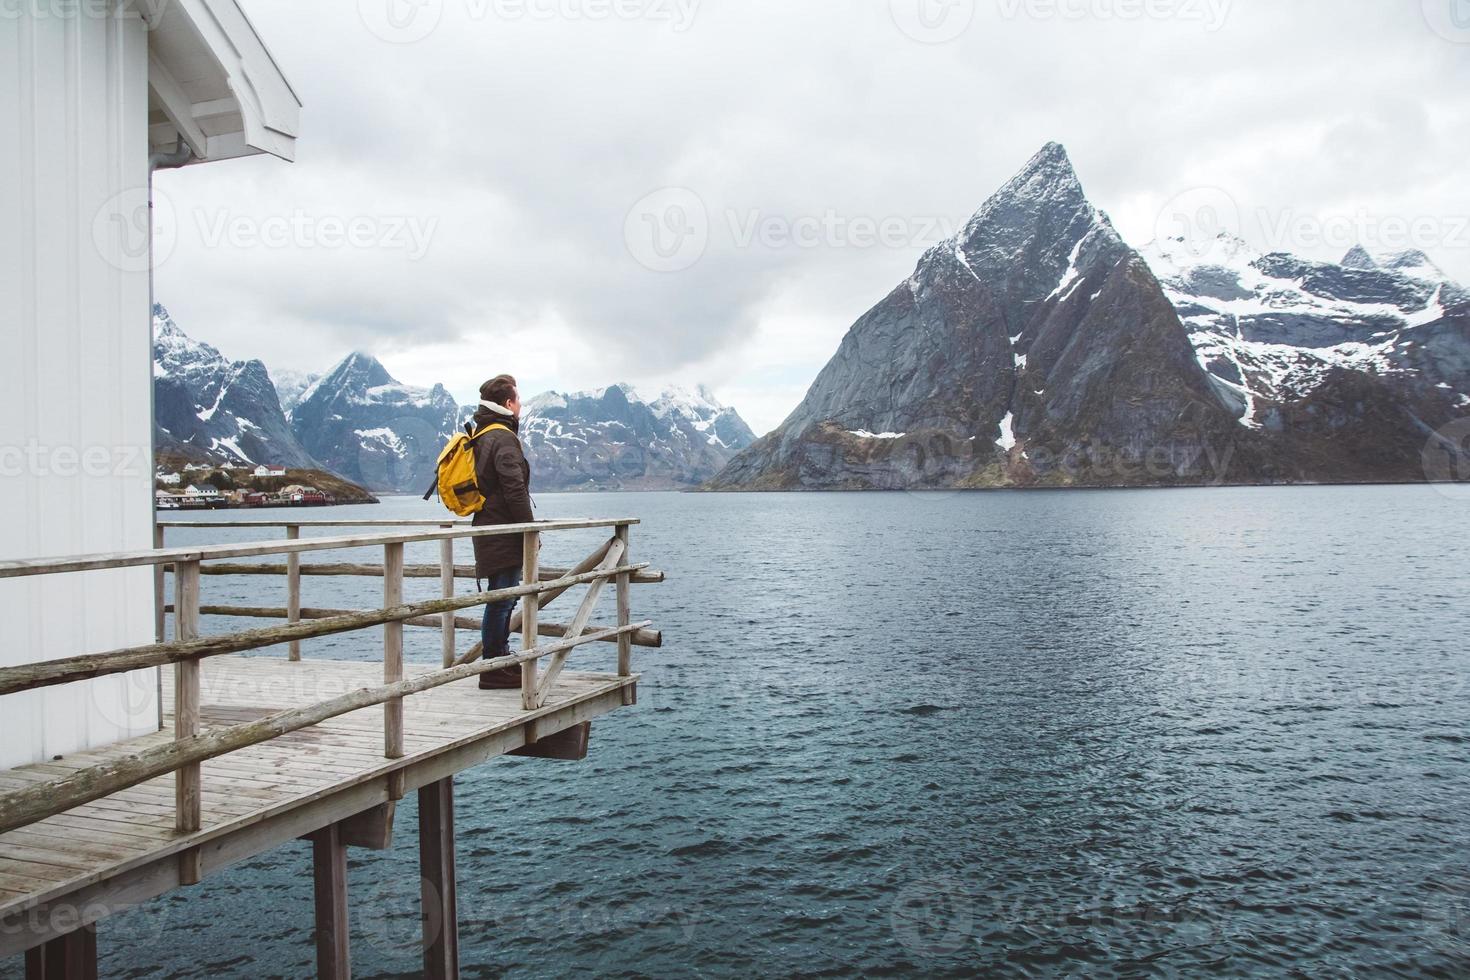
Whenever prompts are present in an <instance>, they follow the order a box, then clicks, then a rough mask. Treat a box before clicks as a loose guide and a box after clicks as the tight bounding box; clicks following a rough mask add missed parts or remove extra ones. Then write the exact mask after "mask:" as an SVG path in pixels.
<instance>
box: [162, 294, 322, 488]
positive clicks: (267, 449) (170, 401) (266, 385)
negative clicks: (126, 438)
mask: <svg viewBox="0 0 1470 980" xmlns="http://www.w3.org/2000/svg"><path fill="white" fill-rule="evenodd" d="M153 413H154V443H155V445H156V447H157V448H158V449H159V450H160V451H163V452H171V453H176V454H179V455H182V456H185V457H188V458H191V459H197V460H201V461H206V460H207V461H210V462H233V463H257V464H258V463H267V464H273V465H278V466H290V467H302V468H311V467H314V466H315V465H316V463H315V461H314V460H313V459H312V458H311V455H310V454H309V453H308V452H307V451H306V449H305V448H303V447H302V446H301V444H300V443H299V442H298V441H297V440H296V437H295V436H294V435H292V433H291V428H290V426H289V425H287V423H286V418H285V415H284V414H283V413H282V411H281V403H280V400H279V399H278V397H277V394H276V388H275V385H274V384H273V383H272V382H271V377H270V374H269V373H268V372H267V371H266V368H265V365H264V364H262V363H261V362H260V361H230V360H227V359H226V358H225V357H224V356H223V355H222V354H220V352H219V351H218V350H216V349H215V348H213V347H211V346H210V345H209V344H206V343H202V342H200V341H197V340H193V339H191V338H190V337H189V336H188V335H187V334H185V333H184V331H183V330H182V329H181V328H180V327H179V325H178V324H177V323H176V322H175V321H174V319H173V317H171V316H169V313H168V310H166V309H164V307H163V306H162V305H160V304H155V305H154V307H153Z"/></svg>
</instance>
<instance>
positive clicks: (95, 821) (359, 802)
mask: <svg viewBox="0 0 1470 980" xmlns="http://www.w3.org/2000/svg"><path fill="white" fill-rule="evenodd" d="M381 672H382V667H381V666H380V665H378V664H373V663H347V662H342V661H321V660H308V661H303V662H297V663H292V662H290V661H286V660H282V659H279V658H271V657H218V658H215V659H212V660H209V661H206V662H205V663H204V664H203V683H202V690H203V704H202V711H201V722H202V727H203V728H204V729H205V730H208V729H210V728H214V727H227V726H230V725H236V724H240V723H242V722H246V721H253V720H255V719H257V718H260V717H262V716H264V715H267V714H271V713H273V712H277V711H281V710H284V709H287V708H294V707H302V706H306V705H310V704H314V703H316V702H318V701H320V700H322V699H323V698H324V697H325V696H328V695H329V694H340V693H344V692H346V691H349V690H353V689H355V688H360V687H372V686H374V685H376V684H378V683H380V682H381ZM432 672H433V670H432V669H431V668H427V667H413V666H410V667H407V668H405V674H406V675H407V676H409V677H412V676H421V675H425V674H429V673H432ZM636 683H637V677H636V676H635V677H618V676H616V675H609V674H587V673H563V674H562V675H561V677H560V678H558V682H557V684H556V687H555V688H554V689H553V690H552V692H551V696H550V697H549V698H548V699H547V703H546V705H545V706H544V707H542V708H540V709H538V710H537V711H534V712H526V711H523V710H522V708H521V697H520V691H481V690H480V689H479V686H478V684H477V682H476V681H475V680H474V679H470V680H466V681H460V682H458V683H455V684H450V685H446V686H445V687H442V688H436V689H435V690H434V691H432V692H430V693H428V694H426V695H421V696H420V697H417V698H410V699H408V700H407V701H406V702H405V704H404V748H405V750H406V752H407V754H406V755H405V756H404V757H403V758H402V759H394V760H386V759H384V758H383V717H382V709H381V708H363V709H361V710H359V711H355V712H352V713H351V714H346V715H342V716H340V717H337V718H333V719H331V720H330V721H328V722H324V723H323V724H320V725H316V726H313V727H311V728H305V729H302V730H301V731H297V732H292V733H290V734H288V735H283V736H281V737H280V738H276V739H273V740H271V741H269V742H263V743H261V744H259V745H254V746H251V747H249V748H246V749H241V750H239V751H236V752H232V753H230V754H229V755H227V756H223V757H221V758H219V759H214V760H210V761H208V762H205V763H204V764H203V788H204V790H203V799H202V807H201V809H202V826H201V827H200V829H199V830H198V831H196V832H194V833H190V834H182V835H181V834H178V833H176V832H175V830H174V779H173V776H172V775H169V776H164V777H159V778H157V779H153V780H150V781H148V782H146V783H141V784H139V785H137V786H134V787H132V788H130V789H126V790H123V791H122V792H120V793H116V794H114V795H112V796H108V797H105V798H103V799H101V800H98V801H96V802H94V803H89V804H86V805H85V806H81V807H78V808H76V809H74V810H70V811H68V812H66V813H64V814H58V815H57V816H54V817H48V818H47V819H45V820H42V821H40V822H39V823H35V824H32V825H30V826H28V827H26V828H24V829H21V830H12V831H10V832H9V833H5V834H0V922H3V923H5V924H6V925H5V927H3V928H0V954H3V955H11V954H13V953H16V952H19V951H20V949H18V948H15V947H16V945H17V944H16V943H15V942H14V940H16V939H18V938H19V935H18V933H19V932H21V931H23V932H25V933H26V936H25V942H24V945H23V946H21V947H20V948H24V946H29V945H33V944H34V942H35V941H36V939H37V938H45V937H44V936H38V934H37V933H36V932H35V931H34V928H33V927H40V928H41V929H45V928H46V926H47V925H48V924H50V923H51V922H52V920H53V919H57V920H58V921H57V923H56V924H58V925H60V926H61V927H63V928H64V929H67V930H70V929H74V928H75V927H76V926H77V925H79V924H83V923H79V922H77V921H75V920H74V919H72V918H70V917H69V916H60V917H58V916H53V915H52V914H50V907H63V908H65V909H67V910H68V912H70V911H71V910H81V911H82V913H83V916H84V917H85V910H86V908H87V907H88V906H91V905H95V906H97V907H98V909H99V910H100V909H102V908H104V907H105V908H106V909H107V911H109V912H115V911H117V910H118V909H119V908H120V907H122V906H124V905H131V904H136V903H137V902H140V901H143V900H146V899H147V898H151V897H153V896H155V895H160V894H163V893H164V892H166V891H169V890H171V889H173V888H176V887H178V885H179V880H178V869H179V864H178V861H177V855H178V854H180V853H181V852H183V851H186V850H188V849H190V848H194V847H199V848H201V858H202V864H203V873H204V875H205V876H208V875H209V874H210V873H212V872H215V871H218V870H220V869H221V868H223V867H226V866H228V865H229V864H231V863H234V862H235V861H238V860H240V859H242V858H245V857H248V856H250V855H253V854H258V853H260V852H261V851H262V850H267V849H269V848H271V847H274V846H276V845H277V844H280V843H284V842H286V841H289V840H292V839H294V838H297V837H303V836H306V835H308V834H311V833H313V832H315V831H318V830H320V829H322V828H323V827H326V826H329V825H331V824H333V823H336V822H338V821H340V820H344V819H347V818H349V817H352V816H354V815H356V814H358V813H362V812H364V811H368V810H371V809H372V808H374V807H377V806H380V805H383V804H386V803H388V802H390V799H389V780H388V777H389V774H390V773H393V772H396V771H401V772H403V774H404V780H405V789H406V790H408V791H413V790H417V789H420V788H422V787H424V786H427V785H430V784H432V783H436V782H438V781H440V780H441V779H444V778H447V777H448V776H451V775H453V774H454V773H456V772H459V771H461V770H464V769H467V768H469V767H471V766H474V765H476V764H478V763H481V762H484V761H486V760H488V759H491V758H494V757H496V756H500V755H504V754H506V753H508V752H511V751H514V750H516V749H520V748H523V747H524V746H525V745H526V744H527V741H528V735H529V736H530V740H533V741H534V740H543V741H544V740H546V739H548V738H549V737H550V736H553V735H555V734H558V733H560V732H564V731H567V730H569V729H571V728H572V727H573V726H576V725H579V724H581V723H583V722H590V721H592V720H593V719H595V718H597V717H600V716H601V715H604V714H607V713H608V712H610V711H613V710H614V709H616V708H619V707H622V706H623V702H624V693H623V692H624V691H625V690H628V691H632V690H633V689H634V688H635V685H636ZM171 688H172V682H171V680H166V681H165V692H164V693H165V702H164V703H165V704H170V703H172V700H173V699H172V690H171ZM630 700H631V699H630ZM172 721H173V720H172V718H171V717H170V718H169V719H168V724H169V726H170V728H169V730H167V731H164V732H159V733H158V734H155V735H149V736H145V737H143V738H137V739H132V740H130V741H127V742H123V743H120V744H117V745H113V746H110V747H108V748H106V749H102V750H99V751H95V752H86V753H79V754H77V755H74V756H68V757H67V758H65V759H60V760H57V761H55V762H50V763H46V764H43V765H32V766H25V767H23V768H20V769H12V770H8V771H3V772H0V790H11V789H23V788H25V786H26V785H28V784H31V783H36V782H47V781H50V780H54V779H56V778H57V777H59V776H66V775H71V774H72V773H75V772H77V771H79V770H81V769H84V768H86V767H88V766H94V765H97V764H99V763H105V762H108V761H112V760H115V759H122V758H125V757H127V756H129V755H131V754H133V753H135V752H137V751H139V750H142V749H147V748H152V747H154V746H157V745H160V744H164V743H166V742H169V741H172V740H173V734H172V729H171V726H172ZM12 924H13V927H12ZM7 940H8V941H7Z"/></svg>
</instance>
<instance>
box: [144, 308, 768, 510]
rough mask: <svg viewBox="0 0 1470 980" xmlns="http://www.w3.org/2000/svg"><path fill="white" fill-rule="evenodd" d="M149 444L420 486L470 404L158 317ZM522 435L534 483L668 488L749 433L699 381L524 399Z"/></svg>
mask: <svg viewBox="0 0 1470 980" xmlns="http://www.w3.org/2000/svg"><path fill="white" fill-rule="evenodd" d="M154 331H155V337H154V362H155V378H154V400H155V405H156V419H157V423H158V424H157V427H156V432H155V435H156V439H155V442H156V445H157V449H158V451H159V452H160V454H164V455H167V456H170V457H172V456H181V457H184V458H187V459H190V460H195V461H201V462H213V463H255V464H260V463H266V464H272V465H281V466H289V467H292V468H301V469H324V470H329V471H331V472H332V473H335V474H337V475H338V476H340V477H342V478H344V479H346V480H350V481H352V482H353V483H358V484H361V485H363V486H365V487H368V488H370V489H372V490H376V491H382V492H390V493H422V492H423V491H424V490H426V489H427V488H428V486H429V484H430V483H431V482H432V480H433V476H434V466H435V463H436V461H437V459H438V456H439V451H440V450H441V449H442V448H443V445H444V443H445V442H446V441H447V440H448V439H449V438H450V436H451V435H453V433H455V432H456V431H458V429H459V427H460V426H461V425H462V424H463V423H464V422H465V421H466V420H468V418H469V417H470V416H471V415H473V414H474V411H475V409H476V407H477V406H467V407H464V408H461V407H460V406H459V405H458V404H457V403H456V400H455V399H454V397H453V396H452V395H451V394H450V393H449V391H448V390H447V389H446V388H445V387H444V386H443V385H434V386H433V387H431V388H419V387H415V386H413V385H407V384H403V383H401V382H399V381H398V380H396V379H395V378H394V377H393V376H392V375H391V374H390V373H389V372H388V370H387V369H386V368H385V367H384V366H383V364H382V363H381V362H380V361H379V360H378V359H377V358H375V357H373V356H372V355H370V354H365V353H362V352H354V353H352V354H349V355H348V356H347V357H345V358H344V359H343V360H342V361H340V362H339V363H338V364H336V365H335V366H334V367H333V368H332V370H330V371H328V372H327V373H326V374H321V375H319V374H306V373H300V372H290V371H282V372H277V375H278V378H279V385H277V384H276V383H274V382H273V381H272V378H271V374H270V372H268V371H267V370H266V367H265V365H264V364H262V363H261V362H260V361H241V362H232V361H229V360H226V359H225V358H224V356H223V355H221V354H220V353H219V351H217V350H215V349H214V348H213V347H211V346H209V345H208V344H205V343H202V342H199V341H195V340H193V339H191V338H189V337H188V336H187V335H186V334H185V333H184V331H183V330H182V329H181V328H180V327H179V326H178V324H177V323H175V322H174V320H173V318H172V317H170V316H169V315H168V311H167V310H165V309H164V308H163V307H162V306H159V307H157V308H156V309H155V319H154ZM525 416H526V417H525V424H524V426H523V439H524V442H525V445H526V451H527V456H528V458H529V459H530V460H531V462H532V466H533V474H532V485H533V489H537V490H618V489H647V490H652V489H657V490H669V489H680V488H685V487H690V486H694V485H697V484H699V483H700V482H702V481H704V480H706V479H708V478H709V477H711V476H713V475H714V474H715V473H717V472H719V470H720V469H721V468H722V467H723V466H724V465H725V463H727V462H728V461H729V460H730V458H731V457H732V456H733V455H734V454H735V453H736V452H738V451H739V450H740V449H743V448H745V447H746V446H748V445H749V444H750V443H751V442H753V441H754V438H755V437H754V434H753V433H751V431H750V429H749V427H748V426H747V425H746V424H745V422H744V421H743V420H742V419H741V418H740V416H739V414H738V413H737V412H736V411H735V410H734V409H733V408H728V407H726V406H724V405H721V404H720V403H719V401H718V400H717V399H716V398H715V396H714V394H713V393H712V392H711V391H710V390H709V389H708V388H705V387H703V386H700V387H699V388H697V389H696V390H695V391H693V392H690V391H686V390H684V389H680V388H671V389H668V390H667V391H665V392H664V393H663V394H661V395H660V397H659V398H657V399H654V400H653V401H651V402H650V401H644V400H643V399H642V398H641V397H639V396H638V394H637V392H636V391H634V389H633V388H632V387H631V386H628V385H615V386H612V387H611V388H606V389H601V390H598V391H596V392H582V393H579V394H575V395H558V394H554V393H547V394H545V395H542V396H538V397H537V398H536V399H532V400H530V401H528V402H527V406H526V410H525Z"/></svg>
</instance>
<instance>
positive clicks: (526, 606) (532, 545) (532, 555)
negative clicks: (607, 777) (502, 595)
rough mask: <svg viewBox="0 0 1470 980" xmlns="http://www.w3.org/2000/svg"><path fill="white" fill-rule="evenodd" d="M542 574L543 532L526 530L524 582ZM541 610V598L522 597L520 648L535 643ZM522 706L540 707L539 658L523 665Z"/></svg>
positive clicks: (527, 647) (528, 707)
mask: <svg viewBox="0 0 1470 980" xmlns="http://www.w3.org/2000/svg"><path fill="white" fill-rule="evenodd" d="M540 576H541V535H539V534H537V533H536V532H535V531H527V532H526V533H525V535H524V536H523V537H522V538H521V581H522V582H535V581H538V580H539V579H540ZM540 610H541V597H540V596H539V595H528V596H526V597H525V598H523V599H522V600H521V649H522V650H529V649H531V648H532V647H534V646H535V645H536V638H537V636H538V635H539V634H538V633H537V632H536V617H537V615H539V613H540ZM521 707H522V708H524V709H526V710H527V711H530V710H532V709H533V708H537V707H539V705H538V704H537V703H536V661H534V660H528V661H526V662H525V663H523V664H521Z"/></svg>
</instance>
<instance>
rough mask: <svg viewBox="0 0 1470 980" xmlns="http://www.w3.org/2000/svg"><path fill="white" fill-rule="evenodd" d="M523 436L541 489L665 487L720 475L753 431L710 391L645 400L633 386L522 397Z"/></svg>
mask: <svg viewBox="0 0 1470 980" xmlns="http://www.w3.org/2000/svg"><path fill="white" fill-rule="evenodd" d="M522 415H523V418H522V422H521V439H522V442H523V443H524V444H525V447H526V456H527V459H528V460H529V461H530V463H531V470H532V473H533V474H534V481H535V486H536V487H538V488H540V489H543V490H584V489H603V490H670V489H678V488H681V487H692V486H696V485H698V484H700V483H702V482H704V481H705V480H707V479H709V478H710V477H712V476H714V475H715V474H716V473H718V472H719V471H720V470H721V469H722V468H724V466H725V464H726V463H728V462H729V461H730V460H731V459H732V458H734V456H735V454H736V453H738V452H739V451H740V450H742V449H744V448H745V447H747V446H749V445H750V444H751V443H752V442H754V441H755V434H754V433H753V432H751V431H750V427H749V426H748V425H746V424H745V421H744V420H743V419H742V418H741V417H740V415H739V413H737V412H736V411H735V410H734V409H732V408H729V407H727V406H725V405H722V404H720V402H719V400H718V399H717V398H716V397H715V396H714V393H713V392H711V391H710V390H709V389H708V388H706V387H704V386H702V385H701V386H699V387H698V388H696V389H695V390H694V391H692V392H691V391H689V390H687V389H683V388H669V389H666V390H664V391H663V392H662V393H661V394H660V395H659V397H658V398H656V399H653V400H651V401H649V400H645V399H644V398H643V397H642V396H640V395H639V394H638V392H637V391H636V390H635V389H634V388H633V387H632V386H631V385H626V384H618V385H612V386H611V387H608V388H603V389H599V390H596V391H584V392H577V393H574V394H561V393H559V392H546V393H544V394H541V395H537V396H536V397H535V398H532V399H530V400H529V401H528V402H526V405H525V408H524V409H523V412H522Z"/></svg>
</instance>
